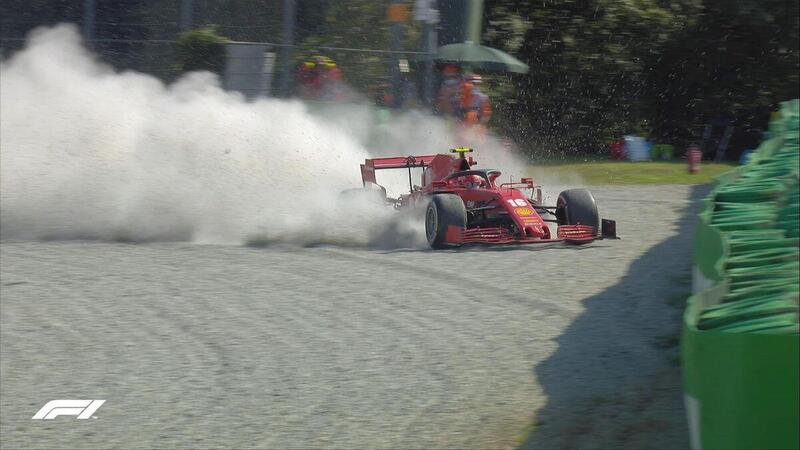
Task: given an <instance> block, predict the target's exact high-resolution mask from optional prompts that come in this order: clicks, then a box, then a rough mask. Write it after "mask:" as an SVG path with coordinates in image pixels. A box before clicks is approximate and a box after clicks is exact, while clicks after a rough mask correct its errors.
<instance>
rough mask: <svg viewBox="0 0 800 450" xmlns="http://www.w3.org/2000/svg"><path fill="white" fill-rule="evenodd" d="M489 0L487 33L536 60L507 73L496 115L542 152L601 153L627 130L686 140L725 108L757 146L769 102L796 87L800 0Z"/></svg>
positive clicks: (488, 40)
mask: <svg viewBox="0 0 800 450" xmlns="http://www.w3.org/2000/svg"><path fill="white" fill-rule="evenodd" d="M486 6H487V8H486V10H487V15H486V18H485V28H486V32H485V34H484V36H485V40H484V43H485V44H487V45H491V46H494V47H498V48H502V49H504V50H506V51H508V52H510V53H512V54H515V56H517V57H519V58H520V59H522V60H523V61H524V62H526V63H528V64H529V65H530V66H531V73H530V74H529V75H527V76H514V77H512V78H505V79H501V80H499V84H500V86H498V88H497V91H498V92H501V93H502V92H504V91H505V92H507V93H508V94H510V95H511V96H510V97H507V98H504V99H502V100H501V99H497V101H496V102H495V103H496V104H497V105H498V114H497V119H498V120H497V121H496V122H495V125H496V126H497V127H499V128H501V130H502V132H504V133H506V134H509V135H512V136H514V137H515V138H516V140H517V141H518V142H521V143H522V144H523V146H525V147H527V148H529V149H530V151H531V152H533V153H544V154H551V155H558V154H565V153H579V152H599V151H602V149H603V148H605V147H606V144H607V142H608V141H610V140H612V139H615V138H618V137H619V136H621V135H622V134H624V133H630V132H637V133H642V132H646V133H648V134H650V136H651V137H652V138H654V139H655V140H656V141H659V142H664V143H671V144H674V145H675V146H676V148H678V149H683V148H685V146H686V144H688V142H690V141H692V140H697V139H699V137H700V134H701V133H702V129H703V125H704V124H705V123H707V122H708V121H709V120H710V119H711V118H712V117H714V116H716V115H727V116H730V117H733V118H734V119H735V120H736V127H737V128H736V129H737V134H736V135H734V141H733V142H732V143H731V144H732V145H740V146H749V145H754V143H751V142H747V140H748V139H750V138H751V137H752V136H749V135H748V134H747V133H748V132H749V131H750V130H756V129H758V130H760V129H763V127H764V126H765V125H766V119H767V114H766V112H767V111H769V108H770V107H772V105H774V104H775V103H777V102H779V101H782V100H785V99H787V98H794V97H797V96H798V88H797V86H798V44H797V41H798V22H797V16H798V11H797V10H798V2H797V1H789V2H759V1H756V0H672V1H661V0H587V1H569V0H553V1H545V2H529V1H522V0H487V1H486ZM520 123H522V124H524V126H521V127H520V126H519V124H520ZM756 142H757V141H756Z"/></svg>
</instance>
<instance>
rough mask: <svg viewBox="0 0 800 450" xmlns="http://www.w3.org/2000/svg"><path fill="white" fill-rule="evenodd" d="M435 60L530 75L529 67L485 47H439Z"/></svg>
mask: <svg viewBox="0 0 800 450" xmlns="http://www.w3.org/2000/svg"><path fill="white" fill-rule="evenodd" d="M433 59H434V60H436V61H441V62H449V63H454V64H459V65H463V66H469V67H470V68H472V69H478V70H485V71H490V72H514V73H528V70H529V68H528V65H527V64H525V63H524V62H522V61H520V60H518V59H517V58H514V57H513V56H511V55H509V54H508V53H506V52H504V51H502V50H498V49H496V48H492V47H487V46H485V45H478V44H473V43H472V42H463V43H460V44H449V45H445V46H443V47H439V49H438V50H437V51H436V54H435V55H434V58H433Z"/></svg>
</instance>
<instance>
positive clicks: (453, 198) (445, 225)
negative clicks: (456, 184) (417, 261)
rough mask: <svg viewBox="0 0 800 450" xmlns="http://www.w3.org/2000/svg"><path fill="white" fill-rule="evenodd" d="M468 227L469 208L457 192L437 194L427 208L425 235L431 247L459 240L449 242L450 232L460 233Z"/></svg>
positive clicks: (442, 245)
mask: <svg viewBox="0 0 800 450" xmlns="http://www.w3.org/2000/svg"><path fill="white" fill-rule="evenodd" d="M466 228H467V208H466V207H465V206H464V201H463V200H461V197H459V196H457V195H455V194H436V195H434V196H433V197H432V198H431V201H430V203H428V207H427V208H426V210H425V236H426V237H427V238H428V244H429V245H430V246H431V248H435V249H440V248H445V247H447V246H448V245H459V242H458V241H456V242H452V241H453V239H450V242H448V239H447V237H448V236H447V235H448V232H450V233H451V237H452V233H454V232H457V233H458V234H459V239H460V235H461V234H462V233H463V232H464V230H465V229H466Z"/></svg>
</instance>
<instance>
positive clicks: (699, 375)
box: [681, 100, 800, 449]
mask: <svg viewBox="0 0 800 450" xmlns="http://www.w3.org/2000/svg"><path fill="white" fill-rule="evenodd" d="M799 106H800V101H798V100H793V101H791V102H785V103H783V104H782V105H781V116H780V119H776V120H773V121H772V122H771V123H770V126H769V136H770V138H769V139H768V140H767V141H765V142H764V143H763V144H762V145H761V146H759V148H758V149H757V150H756V151H755V152H754V153H753V155H752V157H751V158H750V160H749V161H748V163H747V164H746V165H743V166H740V167H738V168H736V169H734V170H732V171H730V172H728V173H726V174H723V175H721V176H720V177H718V178H717V179H716V180H715V185H714V188H713V189H712V191H711V193H710V194H709V195H708V196H707V197H706V198H705V199H704V200H703V205H702V209H701V212H700V214H699V221H698V224H697V226H696V228H695V233H694V237H693V239H694V240H693V242H694V244H693V246H694V280H693V295H692V296H691V297H690V298H689V299H688V302H687V308H686V311H685V313H684V321H683V333H682V338H681V360H682V361H681V362H682V367H683V384H684V394H685V395H684V397H685V401H686V410H687V418H688V420H689V431H690V436H691V444H692V448H695V449H712V448H720V449H721V448H724V449H751V448H758V449H768V448H798V447H800V432H798V425H797V424H798V423H800V412H799V411H800V389H798V385H800V373H799V372H800V371H799V370H798V367H799V366H800V357H799V356H798V355H800V345H799V344H800V320H799V319H798V317H799V313H800V307H799V306H798V304H799V303H800V282H799V281H798V275H799V274H800V193H799V192H798V191H799V190H800V189H799V188H798V187H799V186H800V175H799V172H800V150H799V149H798V143H799V142H798V132H799V131H800V127H799V126H798V124H799V123H800V112H799V111H798V107H799Z"/></svg>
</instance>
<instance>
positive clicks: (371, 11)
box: [295, 0, 420, 92]
mask: <svg viewBox="0 0 800 450" xmlns="http://www.w3.org/2000/svg"><path fill="white" fill-rule="evenodd" d="M315 5H318V7H317V8H312V6H315ZM387 5H388V3H387V2H381V1H373V0H338V1H329V0H304V1H301V2H300V8H301V9H303V10H305V11H307V14H308V15H309V16H308V17H305V18H300V17H298V24H299V27H298V28H299V29H300V31H299V34H300V35H301V37H302V39H301V41H300V44H301V48H300V49H298V50H297V51H296V53H295V57H296V61H295V63H299V62H301V61H302V60H304V59H306V58H308V57H309V56H312V55H314V54H317V53H321V54H324V55H326V56H329V57H331V58H333V60H334V61H336V64H337V65H338V66H339V67H340V68H341V69H342V73H343V74H344V78H345V80H346V81H347V83H348V84H349V85H350V86H353V87H354V88H356V89H359V90H361V91H362V92H366V91H367V89H368V88H369V87H374V86H375V85H376V84H378V83H379V82H380V81H381V80H385V79H387V75H388V74H387V68H388V66H389V63H390V61H389V55H387V54H385V53H366V52H353V51H335V50H320V51H318V52H315V51H314V49H315V48H316V47H319V46H325V47H343V48H362V49H376V50H389V48H390V33H389V26H390V24H389V22H388V21H387V20H386V7H387ZM310 19H313V20H310ZM402 26H403V27H404V31H403V35H404V39H403V42H402V43H401V49H404V50H410V51H419V47H420V42H419V41H420V31H419V24H418V23H417V22H415V21H413V20H412V21H409V22H408V23H405V24H403V25H402ZM309 28H313V31H314V33H308V32H307V31H308V29H309ZM304 31H306V32H304Z"/></svg>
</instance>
